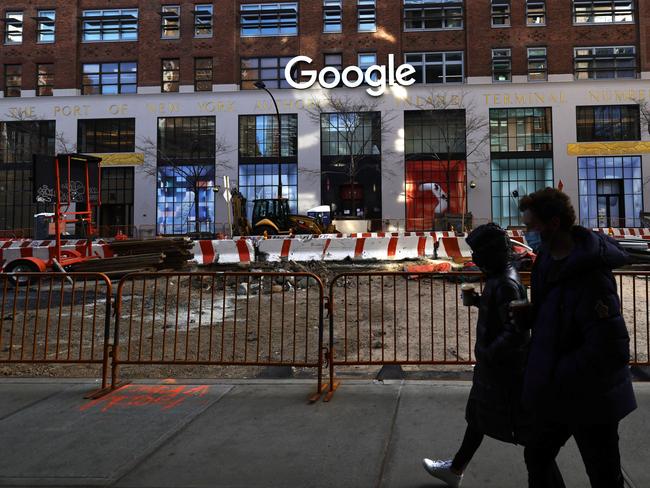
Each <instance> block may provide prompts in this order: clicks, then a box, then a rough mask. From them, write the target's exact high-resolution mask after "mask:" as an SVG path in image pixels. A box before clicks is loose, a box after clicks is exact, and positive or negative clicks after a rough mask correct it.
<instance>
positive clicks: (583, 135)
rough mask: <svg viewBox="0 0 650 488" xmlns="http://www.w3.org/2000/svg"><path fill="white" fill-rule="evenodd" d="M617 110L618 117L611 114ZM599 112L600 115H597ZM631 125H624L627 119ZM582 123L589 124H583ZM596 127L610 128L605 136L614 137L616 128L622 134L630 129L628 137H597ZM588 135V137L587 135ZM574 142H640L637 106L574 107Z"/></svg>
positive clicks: (638, 109)
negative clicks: (629, 118) (630, 119)
mask: <svg viewBox="0 0 650 488" xmlns="http://www.w3.org/2000/svg"><path fill="white" fill-rule="evenodd" d="M617 109H618V110H619V111H620V112H619V115H618V117H615V114H614V113H612V112H614V111H616V110H617ZM598 111H600V112H601V113H598ZM630 116H631V117H632V119H633V120H632V123H624V122H625V120H626V119H627V118H628V117H630ZM583 121H586V122H589V121H591V124H588V123H584V122H583ZM598 127H600V130H601V131H602V129H603V128H608V127H609V128H611V129H612V130H611V131H609V133H608V134H605V135H606V136H609V135H614V132H615V129H616V128H618V129H620V130H621V133H622V134H623V133H624V132H625V131H627V130H629V129H630V128H631V129H632V132H633V133H632V134H631V135H630V137H619V138H616V137H598V136H597V132H598ZM588 134H589V135H588ZM576 140H577V142H610V141H640V140H641V109H640V106H639V105H638V104H616V105H578V106H576Z"/></svg>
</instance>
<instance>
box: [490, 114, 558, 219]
mask: <svg viewBox="0 0 650 488" xmlns="http://www.w3.org/2000/svg"><path fill="white" fill-rule="evenodd" d="M551 125H552V112H551V109H550V108H516V109H514V108H513V109H490V155H491V170H492V171H491V172H492V218H493V220H494V221H495V222H496V223H498V224H499V225H501V226H503V227H506V226H508V225H521V214H520V212H519V208H518V207H519V198H521V197H522V196H524V195H526V194H528V193H531V192H534V191H536V190H540V189H543V188H546V187H547V186H553V131H552V126H551Z"/></svg>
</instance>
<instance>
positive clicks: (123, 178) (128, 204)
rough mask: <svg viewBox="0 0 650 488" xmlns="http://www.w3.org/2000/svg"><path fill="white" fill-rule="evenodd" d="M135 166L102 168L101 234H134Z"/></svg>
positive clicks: (99, 221)
mask: <svg viewBox="0 0 650 488" xmlns="http://www.w3.org/2000/svg"><path fill="white" fill-rule="evenodd" d="M133 176H134V168H128V167H127V168H124V167H122V168H120V167H115V168H110V167H109V168H102V188H101V195H102V205H101V207H100V208H99V218H98V220H97V221H98V224H99V235H102V236H114V235H116V234H117V233H118V232H122V233H123V234H126V235H128V236H129V237H134V236H133V200H134V198H133V196H134V191H133V190H134V186H133Z"/></svg>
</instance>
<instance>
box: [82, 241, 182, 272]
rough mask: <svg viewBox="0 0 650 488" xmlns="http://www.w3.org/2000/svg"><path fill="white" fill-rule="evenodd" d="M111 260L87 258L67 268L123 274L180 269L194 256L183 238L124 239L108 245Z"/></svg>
mask: <svg viewBox="0 0 650 488" xmlns="http://www.w3.org/2000/svg"><path fill="white" fill-rule="evenodd" d="M110 246H111V250H112V251H113V257H110V258H103V259H91V260H88V261H84V262H81V263H77V264H74V265H71V266H70V269H69V271H77V272H84V271H85V272H102V273H107V274H123V273H124V272H125V271H128V272H134V271H143V270H161V269H172V270H181V269H184V268H186V267H187V266H188V261H189V260H191V259H192V258H193V257H194V253H193V252H192V247H193V243H192V241H191V240H190V239H186V238H172V239H150V240H126V241H114V242H112V243H111V244H110Z"/></svg>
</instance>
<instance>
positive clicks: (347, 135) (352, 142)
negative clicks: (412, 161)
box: [307, 91, 395, 208]
mask: <svg viewBox="0 0 650 488" xmlns="http://www.w3.org/2000/svg"><path fill="white" fill-rule="evenodd" d="M381 110H382V107H381V101H380V100H379V99H377V98H370V97H365V96H363V97H356V98H351V97H349V96H335V95H333V94H332V93H331V92H330V91H327V92H325V93H324V94H323V95H321V96H319V97H318V98H316V97H314V99H313V104H311V108H309V109H307V113H308V116H309V118H310V119H311V120H312V122H314V123H315V124H316V125H317V127H318V128H319V130H322V129H323V128H324V127H327V128H328V130H330V131H332V132H333V133H335V134H336V135H337V139H338V141H339V144H342V145H343V151H342V152H339V154H340V161H339V162H340V164H338V165H337V166H339V167H340V169H336V170H332V169H328V170H324V171H323V170H322V169H321V170H320V171H317V173H318V174H320V175H323V174H328V173H334V174H342V175H345V177H346V179H347V181H348V184H349V185H350V187H351V190H352V191H351V194H352V206H353V208H355V206H356V201H355V200H356V191H355V186H356V185H358V184H359V181H358V179H359V176H360V173H361V172H362V171H363V170H364V169H366V168H367V165H366V164H365V161H367V158H368V156H369V155H373V154H375V148H374V147H373V143H374V142H376V141H375V140H374V138H373V137H372V130H371V132H370V134H369V135H368V136H366V135H365V134H360V133H359V132H360V131H362V130H363V127H364V124H367V119H366V118H365V117H366V114H369V113H373V112H380V113H381ZM326 115H327V116H326ZM330 115H334V116H330ZM394 118H395V115H394V114H392V113H387V112H383V113H382V114H381V119H380V125H381V128H380V134H381V135H380V137H381V138H382V139H383V138H384V135H385V134H388V133H390V132H391V129H390V126H391V123H392V122H393V120H394ZM370 123H371V124H372V123H373V122H372V121H371V122H370ZM380 144H381V155H382V158H383V159H386V157H387V155H388V154H390V151H389V150H387V148H386V145H385V144H383V141H382V142H381V143H380ZM376 154H377V155H378V154H379V148H377V153H376ZM380 166H381V163H380ZM382 170H385V171H386V172H389V173H391V171H390V169H388V168H387V167H386V166H384V167H383V168H382ZM378 171H379V169H378Z"/></svg>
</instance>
